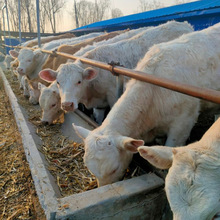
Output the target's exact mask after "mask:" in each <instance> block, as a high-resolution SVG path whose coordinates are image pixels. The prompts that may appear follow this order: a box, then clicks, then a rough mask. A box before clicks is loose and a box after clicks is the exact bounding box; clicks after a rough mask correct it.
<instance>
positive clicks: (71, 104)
mask: <svg viewBox="0 0 220 220" xmlns="http://www.w3.org/2000/svg"><path fill="white" fill-rule="evenodd" d="M39 75H40V77H41V78H42V79H43V80H45V81H47V82H52V81H54V80H56V82H57V86H58V88H59V92H60V97H61V108H62V109H63V110H64V111H67V112H69V111H74V110H75V109H77V108H78V103H79V102H80V99H81V98H82V97H83V96H85V94H86V91H87V86H88V83H89V82H90V81H91V80H93V79H95V78H96V76H97V72H96V70H95V69H93V68H90V67H89V68H86V69H83V68H81V67H80V66H79V65H77V64H74V63H67V64H62V65H60V68H59V69H58V70H57V71H54V70H51V69H45V70H42V71H41V72H40V73H39Z"/></svg>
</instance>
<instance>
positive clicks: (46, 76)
mask: <svg viewBox="0 0 220 220" xmlns="http://www.w3.org/2000/svg"><path fill="white" fill-rule="evenodd" d="M57 74H58V72H56V71H54V70H52V69H45V70H41V71H40V72H39V76H40V78H41V79H43V80H44V81H46V82H53V81H55V80H56V78H57Z"/></svg>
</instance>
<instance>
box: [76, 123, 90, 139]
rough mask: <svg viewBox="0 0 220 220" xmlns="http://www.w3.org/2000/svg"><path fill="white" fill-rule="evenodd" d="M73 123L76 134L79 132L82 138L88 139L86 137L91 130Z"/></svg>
mask: <svg viewBox="0 0 220 220" xmlns="http://www.w3.org/2000/svg"><path fill="white" fill-rule="evenodd" d="M72 125H73V128H74V130H75V132H76V134H77V135H78V136H79V137H80V138H82V139H86V138H87V136H88V135H89V133H90V130H88V129H86V128H83V127H81V126H77V125H75V124H72Z"/></svg>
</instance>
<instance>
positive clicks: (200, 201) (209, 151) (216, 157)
mask: <svg viewBox="0 0 220 220" xmlns="http://www.w3.org/2000/svg"><path fill="white" fill-rule="evenodd" d="M219 131H220V119H218V120H217V121H216V122H215V123H214V124H213V125H212V127H211V128H210V129H209V130H208V131H207V132H206V133H205V134H204V136H203V137H202V138H201V140H200V141H198V142H195V143H193V144H189V145H187V146H184V147H178V148H169V147H164V146H152V147H147V146H141V147H139V148H138V149H137V150H138V151H139V153H140V154H141V156H142V157H143V158H145V159H146V160H148V161H149V162H150V163H151V164H153V165H154V166H156V167H158V168H160V169H169V172H168V174H167V176H166V181H165V190H166V194H167V198H168V200H169V203H170V207H171V209H172V211H173V214H174V218H173V219H174V220H185V219H188V220H195V219H198V220H211V219H213V217H214V216H215V214H216V213H217V212H220V190H219V189H220V135H219ZM134 151H135V149H134Z"/></svg>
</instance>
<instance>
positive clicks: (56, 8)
mask: <svg viewBox="0 0 220 220" xmlns="http://www.w3.org/2000/svg"><path fill="white" fill-rule="evenodd" d="M46 2H47V5H46V13H47V16H48V19H49V22H50V26H51V29H52V31H53V33H56V15H57V14H58V13H59V12H60V11H61V9H62V8H63V7H64V5H65V2H66V1H65V0H48V1H46Z"/></svg>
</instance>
